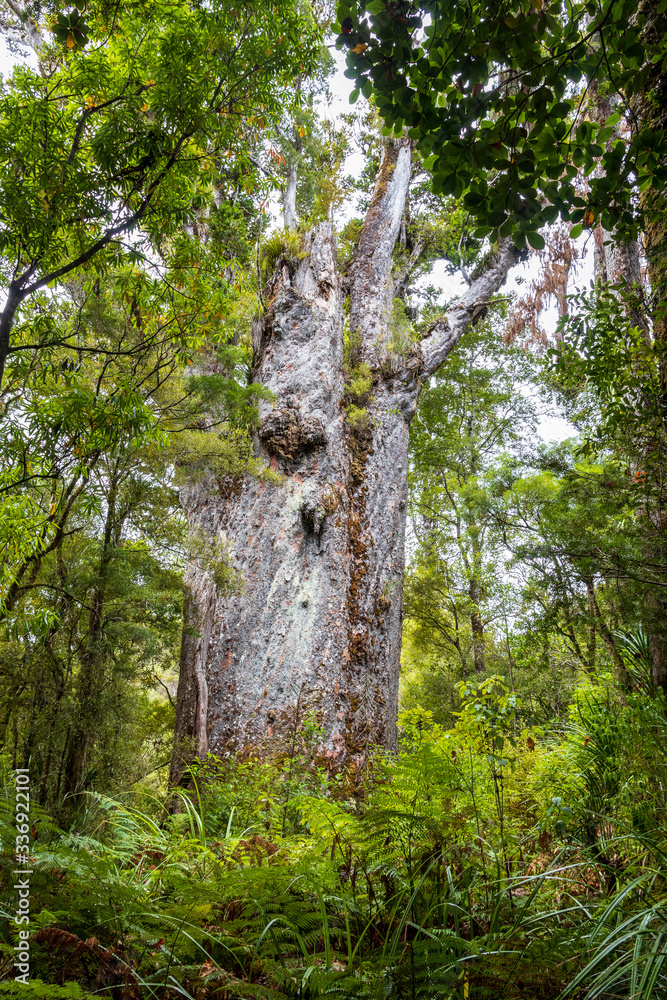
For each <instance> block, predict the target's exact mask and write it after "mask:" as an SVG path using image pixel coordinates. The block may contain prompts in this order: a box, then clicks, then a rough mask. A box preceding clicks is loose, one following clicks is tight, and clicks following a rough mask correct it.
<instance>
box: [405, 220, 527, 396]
mask: <svg viewBox="0 0 667 1000" xmlns="http://www.w3.org/2000/svg"><path fill="white" fill-rule="evenodd" d="M520 259H521V251H520V250H517V248H516V247H515V246H514V242H513V241H512V239H511V237H506V238H505V239H504V240H502V241H501V242H500V244H499V245H498V248H497V250H496V251H495V253H494V254H493V255H492V257H491V259H490V260H489V262H488V264H487V266H486V267H485V268H484V271H483V272H482V274H480V275H479V276H478V277H477V278H473V280H472V283H471V285H470V287H469V288H468V289H467V291H465V292H464V293H463V295H462V296H461V297H460V298H459V299H457V300H456V302H454V304H453V305H452V306H451V307H450V308H449V309H448V310H447V313H446V315H445V316H443V318H442V319H441V320H438V322H437V323H436V324H435V325H434V326H433V327H431V329H430V331H429V333H428V335H427V336H426V337H425V338H424V340H422V342H421V355H422V371H423V374H424V376H425V377H428V376H429V375H433V373H434V372H436V371H437V370H438V368H439V367H440V365H441V364H442V363H443V361H444V360H445V358H446V357H447V355H448V354H449V353H450V352H451V351H452V350H453V348H454V347H456V345H457V344H458V342H459V341H460V339H461V337H462V336H463V334H464V333H465V331H466V330H467V329H468V327H469V326H470V324H471V323H472V322H474V320H475V319H477V318H478V317H479V315H480V313H481V312H482V310H483V308H484V307H485V306H486V305H488V304H489V303H490V301H491V299H492V297H493V296H494V295H495V293H496V292H497V291H498V289H499V288H500V286H501V285H502V284H503V282H504V281H505V278H506V277H507V275H508V274H509V272H510V270H511V268H512V267H514V265H515V264H517V263H518V262H519V260H520Z"/></svg>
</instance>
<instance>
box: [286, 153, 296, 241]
mask: <svg viewBox="0 0 667 1000" xmlns="http://www.w3.org/2000/svg"><path fill="white" fill-rule="evenodd" d="M296 185H297V167H296V165H295V166H291V167H289V168H288V170H287V181H286V183H285V186H284V187H283V221H284V223H285V229H292V230H296V229H297V226H298V221H297V217H296Z"/></svg>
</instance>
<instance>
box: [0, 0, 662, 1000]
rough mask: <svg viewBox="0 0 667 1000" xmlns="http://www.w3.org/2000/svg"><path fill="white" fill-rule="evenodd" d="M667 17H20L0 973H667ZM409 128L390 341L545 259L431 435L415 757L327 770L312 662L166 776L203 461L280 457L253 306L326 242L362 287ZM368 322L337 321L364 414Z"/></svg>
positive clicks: (173, 978) (214, 566) (219, 556)
mask: <svg viewBox="0 0 667 1000" xmlns="http://www.w3.org/2000/svg"><path fill="white" fill-rule="evenodd" d="M663 8H664V5H663V4H647V5H645V6H644V7H642V8H641V10H640V13H639V15H638V16H637V14H636V11H635V10H633V11H630V10H626V9H625V8H624V7H623V5H622V4H611V5H609V4H608V5H604V4H603V5H601V6H599V7H598V5H596V4H588V5H580V6H577V7H572V8H571V9H569V10H568V11H567V12H563V11H562V10H561V9H560V7H559V5H557V4H547V3H542V2H541V0H539V2H537V3H535V4H532V5H529V4H528V3H523V4H521V3H515V4H510V5H506V9H505V7H503V9H502V11H500V12H498V11H494V12H490V11H487V10H486V8H485V7H484V6H483V5H471V6H466V7H465V8H464V7H463V6H459V5H454V7H453V8H452V11H449V12H448V13H447V12H443V11H441V10H440V9H439V8H436V7H431V6H428V5H422V6H421V7H417V6H409V5H407V4H383V3H380V2H379V0H377V2H375V0H372V2H371V3H369V4H368V5H367V6H366V7H364V8H361V7H360V8H357V7H355V6H352V5H350V4H342V5H341V8H340V10H339V11H338V12H336V11H334V10H330V9H326V8H320V9H317V8H316V9H314V10H311V9H310V8H308V7H306V6H305V5H301V4H292V3H286V2H283V0H271V2H266V3H264V2H259V3H256V4H253V5H245V6H244V7H243V9H238V10H237V9H234V8H231V7H229V6H228V5H227V4H224V3H219V2H218V3H212V4H208V5H198V4H171V5H168V6H165V7H163V6H160V5H153V4H139V5H132V4H119V5H116V6H110V5H106V4H105V3H102V4H94V3H93V4H89V5H87V6H86V8H85V10H83V12H81V13H80V12H79V11H78V10H64V9H63V10H61V9H60V8H55V7H51V6H49V5H45V6H37V5H33V6H30V7H25V8H22V7H21V8H20V7H18V6H16V5H15V4H14V3H11V4H9V6H8V7H7V8H6V10H5V13H4V14H3V15H2V17H1V18H0V27H1V28H2V31H3V33H4V35H5V37H6V38H8V39H9V42H10V45H11V46H13V49H14V52H15V54H16V55H17V57H18V58H17V65H16V67H15V68H14V70H13V71H12V74H11V76H10V77H9V78H8V79H7V80H5V81H4V83H3V91H2V107H1V115H2V118H1V123H0V136H1V139H0V150H1V151H2V152H1V154H0V155H2V158H3V174H2V179H1V180H0V188H1V191H0V210H1V212H2V220H1V221H2V235H1V237H0V241H1V242H0V252H1V254H2V262H3V274H4V280H5V283H6V286H7V298H6V304H5V307H4V310H3V312H2V315H1V316H0V377H1V378H2V385H1V390H0V391H1V393H2V429H1V433H2V459H1V460H0V461H1V466H0V490H1V492H0V507H1V519H2V520H1V522H0V545H1V546H2V551H3V568H2V574H3V575H2V579H1V591H0V593H1V598H2V604H1V612H2V620H1V622H0V628H1V630H2V631H1V636H0V640H1V641H0V674H1V675H2V685H1V686H0V741H1V747H2V749H1V754H2V756H1V762H2V768H3V786H4V792H5V801H4V805H3V812H2V818H1V822H2V826H1V828H0V834H1V836H2V850H3V854H2V872H3V896H2V902H1V904H0V905H1V906H2V911H3V915H4V917H5V918H6V922H5V923H3V925H2V928H1V929H0V936H1V941H2V944H1V947H2V952H1V954H2V959H0V961H1V962H2V965H0V970H1V973H2V976H3V977H4V981H3V982H1V983H0V992H2V993H6V994H8V995H10V996H16V995H18V994H25V995H28V994H29V995H30V996H31V997H53V998H55V997H72V998H83V997H86V996H89V995H92V994H93V993H103V994H104V993H108V994H109V995H114V994H117V993H118V992H119V991H120V993H121V995H122V996H123V997H128V998H129V997H132V998H134V997H139V996H142V997H143V996H147V997H148V996H153V995H154V996H160V997H162V996H167V995H176V994H179V995H181V996H185V997H188V998H194V1000H199V998H203V997H209V996H214V995H215V996H219V997H220V998H227V997H243V998H246V997H248V998H249V997H300V998H305V997H315V996H324V995H341V996H346V995H348V996H356V997H380V996H382V997H387V996H392V997H393V996H395V997H410V998H411V1000H414V998H416V997H420V998H422V997H423V998H427V997H428V998H431V997H443V998H444V997H457V998H458V997H460V998H461V1000H467V998H468V997H470V996H490V997H537V996H544V995H547V996H554V997H555V996H560V995H563V996H565V995H579V996H591V997H593V996H595V997H612V996H614V997H619V996H620V997H650V996H655V997H660V996H665V995H667V968H665V932H666V917H665V909H664V900H665V871H666V865H665V849H666V838H665V833H666V827H665V818H664V817H665V763H666V762H667V757H666V755H665V727H666V725H667V722H666V720H665V701H664V692H663V686H664V683H665V682H666V680H667V652H666V650H667V631H666V628H667V626H666V622H665V615H664V592H665V591H664V588H665V581H666V577H665V567H666V566H667V562H666V559H665V523H666V522H665V517H664V511H663V504H664V499H665V493H664V468H665V464H664V446H665V436H664V435H665V425H664V420H665V398H666V397H665V363H664V330H665V326H664V303H663V297H664V257H663V255H664V245H663V244H664V225H663V217H664V205H663V201H662V190H663V186H664V177H665V169H666V161H665V153H666V142H665V132H664V128H663V124H664V122H663V118H664V108H665V106H666V98H665V89H664V83H663V73H664V70H663V60H664V58H665V56H664V32H662V31H661V25H662V24H663V22H664V17H665V10H664V9H663ZM631 18H632V23H631ZM481 25H485V26H486V27H481ZM440 33H441V34H440ZM457 33H458V34H457ZM485 33H486V34H485ZM450 36H451V38H454V39H455V42H456V40H458V45H457V44H456V43H455V42H451V38H450ZM524 36H525V37H524ZM443 37H444V38H450V41H449V42H448V43H447V44H448V45H450V47H451V52H452V53H454V55H453V56H452V59H451V60H450V63H451V64H449V63H447V64H446V62H445V60H444V57H443V56H442V55H440V54H439V53H441V52H442V50H443V47H442V38H443ZM415 39H416V40H417V41H415ZM420 39H421V40H422V41H421V42H420V41H419V40H420ZM428 39H430V40H431V42H430V43H428V42H427V41H426V40H428ZM527 40H529V41H530V45H528V44H527ZM422 42H423V45H422ZM334 45H336V46H337V47H338V49H346V50H347V53H348V62H347V65H348V70H347V76H348V77H349V78H351V79H354V80H355V83H356V84H357V85H358V89H355V90H354V91H353V93H352V95H351V102H352V104H353V105H354V106H353V108H351V109H350V110H349V111H346V112H345V113H342V114H340V115H338V116H332V115H328V114H327V113H326V111H325V109H326V107H327V105H328V104H329V103H331V98H330V87H331V79H332V73H333V71H334V68H335V65H334V62H333V61H332V56H331V53H330V49H332V48H333V46H334ZM480 45H481V46H482V48H479V46H480ZM420 46H421V47H420ZM476 46H477V48H476ZM531 46H532V48H531ZM577 46H583V48H582V50H581V51H579V50H578V49H577ZM26 51H32V56H31V57H30V58H29V59H26V58H24V56H25V53H26ZM457 52H459V55H456V53H457ZM554 52H555V53H556V55H555V56H554ZM461 53H463V54H461ZM457 60H458V62H457ZM531 60H532V62H531ZM498 74H500V75H498ZM434 81H441V85H440V84H438V86H437V87H436V86H435V85H434ZM555 81H556V82H555ZM361 94H363V95H364V100H362V101H361V103H358V102H359V100H360V95H361ZM434 94H435V95H436V97H433V95H434ZM438 94H439V95H440V97H438V96H437V95H438ZM366 98H367V99H368V100H365V99H366ZM429 101H430V102H431V103H430V105H429V104H428V102H429ZM485 102H486V103H485ZM503 102H504V103H503ZM427 105H428V106H427ZM485 129H486V132H485ZM498 130H500V131H498ZM405 134H407V136H408V137H409V139H410V142H411V145H412V147H413V160H412V166H411V174H410V185H409V198H408V200H407V201H406V206H405V209H404V211H403V213H402V218H401V221H400V226H399V233H398V238H397V241H396V245H395V247H394V248H393V250H392V255H391V275H392V282H393V284H392V288H393V293H392V295H391V297H390V302H389V307H388V312H387V317H386V326H387V342H388V344H389V349H388V350H389V355H390V356H391V357H392V358H393V357H396V358H403V359H406V358H407V359H409V358H410V357H412V355H411V352H412V351H413V350H414V349H415V347H416V346H417V345H420V344H422V343H423V342H425V341H426V339H427V338H428V336H429V335H430V334H431V332H432V331H433V330H434V329H436V328H437V327H438V324H441V325H442V324H443V322H444V321H445V320H444V319H443V318H445V317H447V316H448V315H449V316H451V311H452V299H453V298H455V297H454V296H452V297H448V295H447V293H444V294H443V291H442V288H440V287H438V285H437V284H436V283H440V282H442V280H443V279H442V275H443V274H445V275H447V276H452V277H453V276H456V277H457V280H458V281H459V283H460V285H461V287H462V289H463V291H464V294H465V290H466V289H468V288H472V287H473V286H474V283H475V280H476V279H477V278H478V276H479V275H483V274H484V273H485V268H488V267H489V262H490V261H492V260H493V259H494V252H495V249H496V248H497V247H499V246H500V247H503V246H504V245H505V244H507V245H509V246H510V248H511V252H512V254H515V256H514V257H513V258H512V260H513V262H514V263H516V265H517V270H518V267H519V266H520V265H521V263H522V261H523V262H525V261H526V260H529V261H530V262H531V266H530V269H529V270H528V272H527V273H526V271H525V270H524V271H519V278H518V279H517V278H516V277H514V279H513V280H512V279H510V281H508V282H507V284H506V285H505V286H504V287H503V288H502V290H500V289H498V290H496V291H495V292H494V294H493V295H492V296H491V297H490V298H489V299H488V300H486V301H484V302H483V303H482V304H481V307H480V308H476V310H475V313H474V316H473V317H472V322H471V323H470V324H469V325H468V327H467V329H466V330H465V332H464V333H463V335H462V336H461V338H460V341H459V342H458V344H457V345H456V346H455V347H454V348H453V350H452V351H451V353H450V354H449V356H448V357H447V360H446V361H445V363H444V364H443V365H442V366H440V367H439V368H437V369H436V370H434V372H433V374H431V375H430V376H429V377H428V378H425V379H424V384H423V387H422V389H421V396H420V398H419V402H418V405H417V410H416V415H415V416H414V419H413V420H412V425H411V431H410V463H409V487H410V489H409V507H408V524H409V528H408V547H407V548H408V564H407V567H406V576H405V592H404V603H403V608H404V621H403V652H402V664H403V671H402V689H401V715H400V720H399V721H400V742H399V747H398V749H397V750H396V749H393V748H390V749H387V748H386V747H383V746H380V745H372V744H369V745H368V746H367V747H366V751H365V753H364V754H361V755H357V756H356V757H355V758H354V759H353V760H349V761H347V762H345V766H341V767H338V768H334V767H331V766H329V763H328V761H327V760H326V759H325V758H323V756H322V755H321V753H320V750H319V748H320V745H321V740H322V737H323V732H324V729H323V721H322V718H321V716H320V714H318V709H317V707H316V706H315V705H314V704H311V702H310V701H309V699H308V697H306V696H304V693H303V692H302V691H300V690H299V688H298V686H295V688H294V690H293V692H292V694H291V696H290V697H291V698H292V701H293V703H294V706H295V709H294V712H293V714H292V716H291V717H290V719H291V721H290V726H289V727H288V728H287V729H286V730H285V731H283V732H282V733H280V734H278V735H277V736H276V737H275V738H273V739H272V740H270V741H269V742H268V743H266V744H264V745H263V746H258V747H256V748H255V749H254V751H253V752H252V753H251V754H248V753H246V755H234V754H224V755H215V754H210V755H204V756H201V755H200V756H197V754H196V752H193V753H192V754H191V756H190V758H189V762H188V766H187V768H186V772H185V780H184V781H182V782H181V783H180V784H179V785H178V787H176V788H175V789H174V788H173V787H170V786H169V784H168V769H169V766H170V765H171V764H172V751H173V740H174V735H173V734H174V725H175V701H176V698H177V680H178V663H179V654H180V647H181V636H182V632H183V628H184V610H183V574H184V570H185V567H186V564H187V563H188V561H190V562H192V561H195V562H197V564H198V565H199V566H201V567H203V568H204V569H205V571H206V572H207V573H208V574H209V575H210V577H211V578H212V579H213V580H214V582H215V585H216V587H217V588H218V590H219V591H220V592H221V593H228V594H230V595H233V594H235V593H237V592H239V591H240V590H242V588H243V580H242V579H241V578H240V577H239V574H238V572H237V571H236V569H235V566H234V562H233V560H232V559H231V558H230V551H229V546H228V543H227V541H226V540H225V538H224V537H221V538H219V539H217V540H213V541H212V540H211V539H210V538H209V537H208V536H207V535H206V534H205V533H204V532H201V531H198V530H197V529H196V528H193V525H192V523H190V524H188V520H187V518H186V517H185V515H184V513H183V509H182V507H181V505H180V502H179V489H181V490H182V489H183V488H184V487H185V486H187V484H191V483H193V482H194V483H198V482H200V481H202V479H203V477H205V475H207V474H208V473H209V472H210V471H211V470H213V472H214V473H215V475H216V476H219V477H225V476H248V477H255V478H256V479H259V480H260V481H265V482H268V483H272V482H273V479H272V476H273V477H275V470H272V469H271V468H270V467H267V465H266V464H265V463H264V462H263V461H262V460H261V455H260V456H259V457H258V451H257V448H256V446H255V444H256V440H257V437H256V435H257V431H258V427H259V406H260V403H261V401H266V402H268V403H269V404H270V403H271V394H270V392H269V390H267V388H266V387H265V386H263V385H261V384H259V383H258V382H257V381H255V380H254V377H253V375H254V367H253V352H254V346H253V332H254V331H253V324H256V322H257V319H258V317H259V316H261V315H262V314H264V313H265V312H266V310H267V308H268V306H269V304H270V299H271V296H272V294H274V293H273V291H272V288H273V287H274V285H273V284H272V283H275V281H276V275H277V274H278V273H279V272H280V270H281V268H282V267H283V266H287V267H293V268H298V267H299V262H300V261H302V260H304V259H305V257H306V255H307V252H308V251H307V244H306V242H305V239H304V234H306V233H307V232H308V231H310V230H311V229H312V228H313V227H315V226H318V225H321V224H327V225H329V226H330V227H332V230H333V231H334V233H335V237H336V252H337V263H338V267H339V269H340V271H341V274H343V276H344V275H345V273H346V269H349V267H350V265H351V262H352V261H354V259H355V251H356V248H357V247H358V243H359V239H360V236H361V234H362V231H363V225H364V219H365V218H366V217H367V213H368V212H369V209H370V207H372V205H373V204H374V203H375V202H376V199H377V196H378V190H379V187H378V185H377V183H376V182H377V179H378V176H381V170H382V165H383V163H386V160H387V157H388V155H389V154H388V153H387V150H389V149H392V148H395V147H396V144H397V143H400V142H401V141H403V137H404V135H405ZM392 143H393V144H394V146H392ZM531 143H532V144H531ZM351 153H354V154H355V157H356V162H357V163H359V164H360V169H359V170H357V171H355V173H354V174H350V173H349V171H348V169H347V168H346V163H347V162H348V157H349V156H350V154H351ZM499 206H500V207H499ZM503 241H504V242H503ZM584 254H588V255H589V257H590V258H592V267H591V266H589V271H590V270H592V271H593V281H592V282H590V283H588V282H585V281H580V283H579V287H578V289H577V291H576V293H575V294H573V295H572V296H571V297H570V298H568V297H567V293H568V292H572V291H573V288H574V283H573V279H574V278H575V276H576V274H577V268H581V270H580V271H579V274H582V273H585V268H586V266H588V265H586V264H585V262H584V259H583V258H584ZM515 274H516V272H515ZM550 306H551V307H552V308H553V309H555V310H556V312H557V313H558V316H559V322H558V325H557V328H555V329H554V324H552V323H550V322H549V321H548V320H547V319H545V311H546V310H547V309H548V308H549V307H550ZM355 351H356V346H355V331H354V329H351V327H350V324H349V322H348V324H347V327H346V332H345V345H344V369H343V371H344V376H345V396H344V408H345V422H346V426H347V428H348V433H349V434H350V435H351V436H352V437H353V438H354V437H355V435H356V439H357V440H358V439H360V436H361V438H363V434H364V433H366V430H367V428H368V427H369V426H370V425H371V422H372V419H373V413H374V411H373V404H374V401H375V400H374V392H375V383H374V382H373V373H372V371H371V369H370V368H369V366H368V365H367V364H365V363H364V362H363V361H360V360H359V358H358V357H357V355H356V354H355ZM211 359H213V361H212V360H211ZM545 413H548V414H551V415H557V416H560V417H561V418H563V419H566V420H567V421H568V422H569V424H570V425H571V426H572V428H573V433H572V436H571V437H570V438H568V439H567V440H565V441H562V442H560V443H559V444H553V443H552V444H547V443H545V442H544V441H543V440H541V439H540V436H539V435H538V434H537V431H536V429H537V427H538V424H539V421H540V419H541V418H542V416H543V414H545ZM274 485H275V484H274ZM185 628H186V631H187V628H188V624H187V622H186V624H185ZM307 694H308V693H307V692H306V695H307ZM194 749H195V750H196V748H194ZM17 767H26V768H29V772H30V776H31V809H30V829H29V832H27V833H26V836H27V837H28V841H29V844H30V851H31V865H32V868H33V874H32V882H31V893H32V895H31V925H30V930H31V938H30V954H31V983H30V985H23V984H21V983H17V982H16V981H15V980H14V971H13V950H14V945H15V944H16V942H17V937H16V926H15V925H13V924H12V922H11V918H12V915H13V912H14V909H15V903H16V897H15V889H14V887H13V881H12V879H13V875H12V870H13V865H14V857H13V855H12V853H11V851H12V848H13V845H14V842H15V828H14V815H15V803H14V792H13V777H12V772H13V770H14V769H15V768H17Z"/></svg>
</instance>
